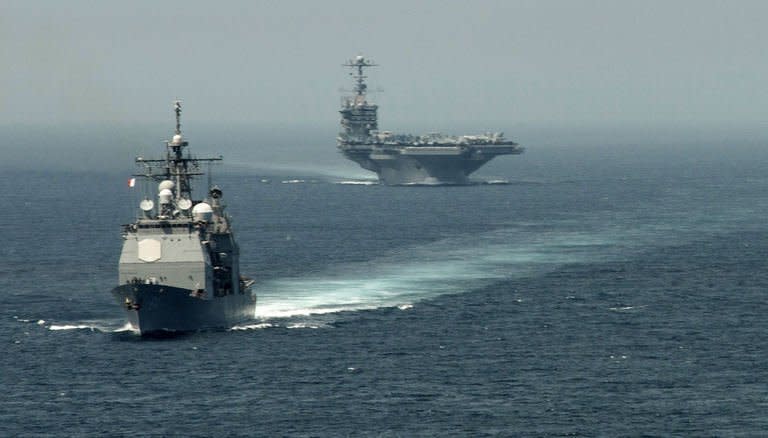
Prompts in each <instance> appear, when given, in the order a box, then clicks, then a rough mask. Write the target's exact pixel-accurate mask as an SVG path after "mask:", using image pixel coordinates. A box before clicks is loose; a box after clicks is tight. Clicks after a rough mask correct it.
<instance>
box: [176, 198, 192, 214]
mask: <svg viewBox="0 0 768 438" xmlns="http://www.w3.org/2000/svg"><path fill="white" fill-rule="evenodd" d="M176 205H178V207H179V208H180V209H182V210H184V211H186V210H189V209H190V208H192V201H190V200H189V199H187V198H181V199H179V202H177V203H176Z"/></svg>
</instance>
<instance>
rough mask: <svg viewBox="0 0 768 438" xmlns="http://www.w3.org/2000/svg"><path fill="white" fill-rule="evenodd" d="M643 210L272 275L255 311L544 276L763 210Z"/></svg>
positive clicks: (525, 226)
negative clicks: (301, 272) (307, 271)
mask: <svg viewBox="0 0 768 438" xmlns="http://www.w3.org/2000/svg"><path fill="white" fill-rule="evenodd" d="M673 200H674V199H673ZM669 205H672V206H676V205H677V204H676V203H671V204H669ZM680 205H685V204H680ZM766 207H768V206H766ZM699 210H700V211H699ZM646 211H647V209H646V208H643V207H642V206H640V207H639V208H638V209H637V210H635V211H624V212H614V213H613V215H612V216H611V218H610V219H611V220H610V221H607V220H606V218H605V217H604V216H603V215H601V214H600V213H599V212H596V213H591V214H586V215H579V216H575V217H572V218H570V219H566V220H550V221H547V223H518V224H513V225H509V226H507V227H506V228H502V229H496V230H493V231H489V232H485V233H482V234H479V235H464V236H458V237H452V238H447V239H443V240H440V241H436V242H432V243H429V244H425V245H419V246H412V247H406V248H402V249H400V250H398V251H396V252H392V253H390V254H388V255H386V256H382V257H377V258H374V259H372V260H369V261H365V262H359V263H348V264H344V265H341V266H337V267H334V268H330V269H328V270H326V271H325V272H321V273H317V274H310V275H307V276H301V277H290V278H279V279H273V280H268V281H266V282H264V283H261V284H260V285H258V286H256V289H255V292H256V294H257V296H258V304H257V306H256V315H255V316H256V318H257V319H261V320H264V319H269V318H287V317H296V316H300V315H319V314H327V313H335V312H341V311H354V310H366V309H375V308H380V307H395V306H408V305H412V304H414V303H416V302H418V301H422V300H426V299H430V298H434V297H437V296H440V295H445V294H456V293H463V292H467V291H471V290H476V289H479V288H482V287H485V286H489V285H491V284H494V283H498V282H501V281H504V280H507V279H511V278H521V277H523V276H530V275H541V274H544V273H547V272H552V271H554V270H556V269H558V268H559V267H561V266H563V265H565V264H569V263H596V262H608V261H616V260H621V259H624V260H626V259H628V258H631V257H635V256H636V255H637V254H638V253H640V252H641V251H644V250H647V249H648V248H651V247H656V246H667V245H675V244H680V243H683V242H688V241H691V240H694V239H698V238H701V236H702V235H705V234H707V233H713V232H717V233H722V232H730V231H734V230H739V229H742V227H743V224H744V223H745V221H746V222H747V223H749V221H751V219H750V217H752V216H754V215H755V214H757V212H759V211H762V210H761V209H747V210H744V209H737V208H733V209H725V210H723V211H720V212H717V213H715V212H713V211H711V209H707V208H700V209H698V210H697V209H686V210H681V209H679V208H677V207H672V208H669V210H668V211H667V212H666V213H664V214H663V215H660V216H659V217H654V216H648V215H647V214H646V213H645V212H646ZM670 223H674V226H671V225H670ZM683 230H684V231H683ZM401 308H403V307H401Z"/></svg>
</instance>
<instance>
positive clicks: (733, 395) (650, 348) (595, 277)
mask: <svg viewBox="0 0 768 438" xmlns="http://www.w3.org/2000/svg"><path fill="white" fill-rule="evenodd" d="M339 159H341V158H340V157H339ZM767 165H768V151H765V150H764V148H762V147H756V146H750V145H739V144H737V145H734V144H711V145H694V146H684V145H678V144H668V145H662V146H659V147H648V148H632V147H628V146H621V147H618V146H611V145H610V144H606V145H602V146H601V145H596V146H592V147H582V148H554V147H549V148H544V147H542V148H539V149H536V148H533V147H529V150H528V151H527V152H526V154H525V155H522V156H520V157H502V158H498V159H497V160H495V161H494V162H492V163H491V164H489V165H488V167H487V168H485V169H483V170H481V172H479V173H478V177H479V178H481V179H482V178H484V177H485V178H486V179H490V178H493V179H498V178H501V179H504V180H507V181H508V184H495V185H476V186H470V187H407V188H402V187H384V186H379V185H375V184H371V182H370V181H369V180H361V179H360V178H359V175H357V174H355V175H352V176H351V177H346V176H345V175H344V174H343V172H341V174H339V172H326V173H325V174H324V173H323V172H316V173H307V172H304V171H303V170H302V171H299V170H296V171H291V169H289V168H282V169H280V171H274V170H273V171H272V172H268V173H267V172H262V171H258V170H248V169H247V168H244V167H237V168H224V169H222V171H221V172H220V174H219V175H218V178H217V182H218V184H219V185H220V186H221V187H222V189H223V190H224V196H225V199H226V200H227V202H228V205H229V207H228V209H229V210H228V211H229V212H230V214H232V216H233V217H234V220H235V226H236V233H237V236H238V238H239V241H240V244H241V248H242V253H243V255H242V269H243V271H244V272H245V273H247V274H249V275H251V276H253V277H255V278H256V279H257V281H258V282H257V285H256V292H257V294H258V297H259V298H258V299H259V302H258V307H257V312H256V314H255V315H254V319H253V321H251V322H249V323H247V324H243V325H241V326H237V327H232V328H229V329H223V330H212V331H205V332H199V333H192V334H186V335H182V336H177V337H172V338H169V339H142V338H140V337H137V336H136V335H135V334H134V333H133V332H131V331H129V330H126V327H125V323H124V320H123V319H122V313H121V312H122V309H121V308H120V307H119V306H118V305H117V304H116V303H113V302H112V301H111V300H112V299H111V297H110V295H109V290H110V288H111V287H113V285H114V283H115V281H116V277H117V260H118V254H119V250H120V245H121V239H120V224H122V223H126V222H128V221H130V220H131V219H132V217H133V215H134V214H135V212H134V208H133V205H134V204H135V201H136V198H137V195H136V193H133V192H131V191H129V190H128V189H127V187H126V184H125V180H126V175H125V174H122V173H114V172H98V171H88V170H77V171H71V172H66V171H62V170H58V171H52V170H45V171H43V170H41V171H33V172H27V171H22V170H13V169H8V170H7V171H4V172H3V173H2V174H1V175H0V187H2V188H3V189H4V190H3V192H4V195H5V196H4V197H3V200H4V202H3V205H4V207H3V213H2V221H0V233H1V234H2V236H3V244H2V245H0V254H1V255H2V263H0V334H1V335H2V354H0V381H1V382H2V386H1V388H2V395H0V435H1V436H95V435H117V436H146V435H151V436H404V437H410V436H756V435H762V434H764V433H765V431H766V430H768V415H766V412H768V396H766V391H765V388H766V387H765V385H766V382H767V381H768V366H766V365H765V363H764V362H765V358H766V346H767V345H766V344H767V341H766V336H765V335H766V333H768V322H767V321H768V318H766V315H767V314H768V298H767V296H766V291H767V290H768V275H766V272H768V266H767V262H766V260H768V258H767V257H766V256H767V255H768V223H767V222H766V220H765V218H766V217H768V199H766V196H765V194H766V192H767V191H768V190H767V189H768V177H767V176H766V172H765V169H766V168H767ZM128 169H129V170H130V168H128ZM304 170H306V169H304ZM331 174H333V175H331Z"/></svg>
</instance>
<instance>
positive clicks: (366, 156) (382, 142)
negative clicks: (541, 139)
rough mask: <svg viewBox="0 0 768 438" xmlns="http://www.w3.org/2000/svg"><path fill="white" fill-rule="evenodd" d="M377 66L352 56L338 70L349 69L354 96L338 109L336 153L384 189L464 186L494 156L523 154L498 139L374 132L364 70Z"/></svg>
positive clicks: (374, 118)
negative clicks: (374, 177)
mask: <svg viewBox="0 0 768 438" xmlns="http://www.w3.org/2000/svg"><path fill="white" fill-rule="evenodd" d="M376 65H377V64H375V63H373V62H372V61H370V60H368V59H366V58H364V57H363V56H360V55H359V56H357V57H356V58H354V59H351V60H349V61H347V62H346V63H345V64H343V66H344V67H349V68H350V69H352V72H351V73H350V74H351V75H352V77H353V79H354V82H355V84H354V90H353V93H352V94H351V95H349V96H345V97H344V98H343V99H342V103H341V110H340V111H339V112H340V113H341V128H342V131H341V132H340V133H339V136H338V138H337V147H338V149H339V151H340V152H341V153H342V154H344V156H345V157H347V158H349V159H350V160H352V161H355V162H356V163H358V164H359V165H360V166H361V167H362V168H364V169H367V170H371V171H373V172H376V174H377V175H378V177H379V180H380V181H381V182H382V183H384V184H387V185H440V184H446V185H465V184H471V181H470V179H469V175H470V174H471V173H472V172H474V171H476V170H477V169H479V168H480V167H481V166H482V165H484V164H485V163H487V162H488V161H490V160H491V159H493V158H494V157H496V156H498V155H510V154H521V153H523V150H524V149H523V148H522V147H520V146H519V145H518V144H517V143H515V142H513V141H511V140H507V139H505V138H504V134H502V133H489V134H483V135H460V136H450V135H444V134H435V133H433V134H426V135H411V134H393V133H391V132H389V131H379V126H378V115H377V111H378V106H377V105H375V104H372V103H369V102H368V99H367V88H368V86H367V84H366V83H365V79H366V78H367V77H366V76H365V74H364V70H365V69H366V68H368V67H375V66H376Z"/></svg>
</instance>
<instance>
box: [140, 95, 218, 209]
mask: <svg viewBox="0 0 768 438" xmlns="http://www.w3.org/2000/svg"><path fill="white" fill-rule="evenodd" d="M173 110H174V112H175V113H176V129H175V131H174V135H173V138H172V139H171V140H169V141H166V142H165V144H166V147H167V151H166V155H165V159H160V160H148V159H144V158H141V157H139V158H136V164H137V165H143V166H144V169H145V173H143V174H139V175H135V176H141V177H145V178H147V179H151V180H155V181H165V180H170V181H172V182H173V183H174V184H175V190H174V199H176V200H177V201H178V200H181V199H189V200H191V199H192V178H193V177H194V176H199V175H204V173H202V172H200V171H199V169H200V162H208V163H212V162H214V161H221V160H222V157H218V158H194V157H191V156H190V155H189V154H187V156H186V157H185V156H184V148H185V147H186V146H187V145H189V142H188V141H186V140H184V137H183V136H182V135H181V101H178V100H176V101H174V102H173Z"/></svg>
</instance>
